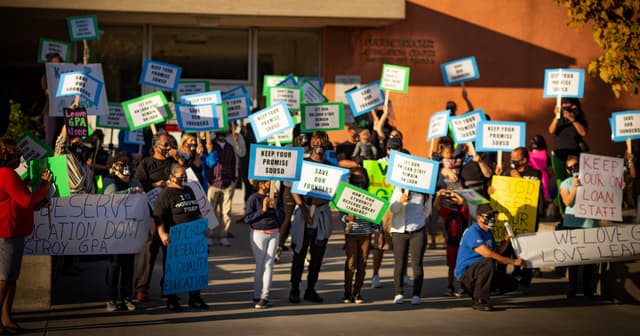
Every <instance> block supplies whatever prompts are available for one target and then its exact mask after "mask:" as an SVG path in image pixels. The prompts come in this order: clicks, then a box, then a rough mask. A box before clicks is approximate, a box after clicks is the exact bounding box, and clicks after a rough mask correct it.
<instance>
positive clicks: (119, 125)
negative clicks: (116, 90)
mask: <svg viewBox="0 0 640 336" xmlns="http://www.w3.org/2000/svg"><path fill="white" fill-rule="evenodd" d="M96 126H98V127H104V128H116V129H121V130H126V129H129V123H128V122H127V117H126V116H125V115H124V111H123V110H122V104H119V103H109V113H108V114H107V115H103V116H98V117H97V118H96Z"/></svg>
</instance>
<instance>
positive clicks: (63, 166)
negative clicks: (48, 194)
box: [29, 155, 71, 197]
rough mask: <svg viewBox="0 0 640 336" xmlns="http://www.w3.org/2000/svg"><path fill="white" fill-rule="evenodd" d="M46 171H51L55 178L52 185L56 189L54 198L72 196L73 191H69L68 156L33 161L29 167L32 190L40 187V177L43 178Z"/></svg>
mask: <svg viewBox="0 0 640 336" xmlns="http://www.w3.org/2000/svg"><path fill="white" fill-rule="evenodd" d="M45 169H49V170H50V171H51V175H52V176H53V181H52V184H53V185H54V186H55V187H56V193H55V194H54V197H65V196H69V195H71V191H70V189H69V170H68V168H67V156H66V155H58V156H53V157H46V158H42V159H40V160H34V161H31V164H30V166H29V176H30V177H31V188H32V190H35V189H37V188H38V187H40V181H41V180H40V176H42V172H43V171H44V170H45Z"/></svg>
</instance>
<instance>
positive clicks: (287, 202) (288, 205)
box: [278, 185, 296, 247]
mask: <svg viewBox="0 0 640 336" xmlns="http://www.w3.org/2000/svg"><path fill="white" fill-rule="evenodd" d="M280 197H282V204H283V205H284V218H283V219H282V223H280V238H279V241H278V246H280V247H283V246H284V243H286V242H287V238H288V237H289V231H290V230H291V215H292V214H293V210H294V209H295V208H296V202H295V201H294V200H293V196H291V187H287V186H284V185H282V195H281V196H280Z"/></svg>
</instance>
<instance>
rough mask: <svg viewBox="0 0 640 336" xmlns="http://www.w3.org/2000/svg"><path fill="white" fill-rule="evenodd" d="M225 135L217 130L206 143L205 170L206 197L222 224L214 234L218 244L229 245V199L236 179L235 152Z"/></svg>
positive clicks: (234, 187)
mask: <svg viewBox="0 0 640 336" xmlns="http://www.w3.org/2000/svg"><path fill="white" fill-rule="evenodd" d="M225 137H226V135H225V134H224V133H219V132H217V133H216V137H215V139H213V140H212V141H210V142H208V143H207V153H208V154H207V158H206V159H205V164H206V168H205V171H206V174H207V182H208V184H209V188H208V190H207V198H209V202H211V206H212V207H213V209H214V211H215V212H216V216H217V217H218V222H219V223H222V224H223V225H220V226H218V228H216V231H217V233H216V236H217V238H219V240H220V245H222V246H231V242H229V240H228V239H227V238H232V237H233V235H232V234H231V232H229V229H230V228H231V201H232V199H233V194H234V192H235V189H236V180H237V175H236V154H235V151H234V149H233V147H232V145H231V144H230V143H229V142H227V141H226V140H225ZM212 157H217V160H212V159H211V158H212ZM220 209H222V211H220Z"/></svg>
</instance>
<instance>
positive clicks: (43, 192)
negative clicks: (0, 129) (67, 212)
mask: <svg viewBox="0 0 640 336" xmlns="http://www.w3.org/2000/svg"><path fill="white" fill-rule="evenodd" d="M19 163H20V153H18V152H17V151H16V148H15V145H14V143H13V142H12V141H11V140H8V139H0V181H2V183H0V307H1V311H2V315H1V318H0V322H1V323H2V324H1V325H0V334H1V335H4V334H6V333H9V334H15V333H20V332H23V331H24V329H23V328H21V327H20V326H18V325H17V324H16V323H15V322H14V321H13V318H12V316H11V310H12V308H13V298H14V297H15V294H16V280H18V276H19V275H20V265H21V263H22V253H23V251H24V237H26V236H28V235H30V234H31V232H32V231H33V211H34V208H35V206H36V204H38V203H40V202H41V201H42V200H44V198H45V197H46V196H47V191H48V190H49V185H50V180H51V175H50V173H49V172H48V171H45V172H44V173H43V174H42V177H41V178H42V183H41V184H40V187H39V188H38V190H36V191H35V192H33V193H31V192H30V191H29V189H28V188H27V185H26V184H25V183H24V182H22V180H21V179H20V177H19V176H18V174H17V173H16V172H15V171H14V169H15V168H17V167H18V165H19Z"/></svg>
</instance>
